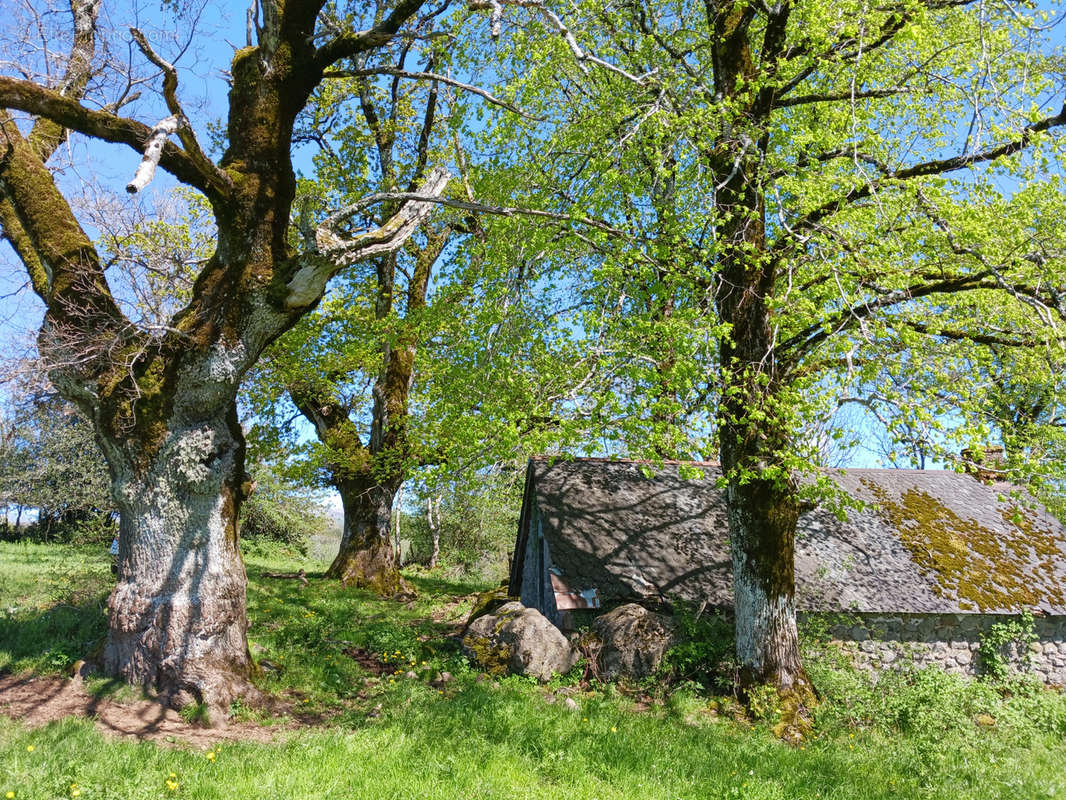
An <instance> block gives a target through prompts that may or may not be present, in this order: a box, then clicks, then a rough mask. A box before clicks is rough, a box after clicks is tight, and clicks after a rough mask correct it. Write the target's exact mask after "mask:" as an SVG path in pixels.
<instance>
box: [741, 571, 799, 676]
mask: <svg viewBox="0 0 1066 800" xmlns="http://www.w3.org/2000/svg"><path fill="white" fill-rule="evenodd" d="M733 591H734V596H735V603H736V606H735V613H736V632H737V658H738V661H739V663H741V664H745V665H747V666H749V667H750V669H751V670H752V671H753V672H754V673H755V674H756V675H760V676H764V677H766V678H769V679H771V681H772V682H774V683H776V684H777V685H778V686H779V687H780V688H788V686H789V685H791V682H792V678H791V677H790V676H788V675H781V674H780V672H781V671H780V666H781V665H784V664H791V663H793V662H794V658H795V653H794V651H795V647H796V641H797V629H796V610H795V604H794V603H793V602H792V601H791V599H790V598H786V597H781V596H778V597H771V596H769V595H768V594H767V593H766V591H765V590H764V589H763V587H762V586H760V585H759V583H758V582H757V581H755V580H754V579H753V578H752V576H751V574H750V573H746V572H739V573H737V574H736V575H734V578H733ZM778 677H780V678H782V679H783V680H778Z"/></svg>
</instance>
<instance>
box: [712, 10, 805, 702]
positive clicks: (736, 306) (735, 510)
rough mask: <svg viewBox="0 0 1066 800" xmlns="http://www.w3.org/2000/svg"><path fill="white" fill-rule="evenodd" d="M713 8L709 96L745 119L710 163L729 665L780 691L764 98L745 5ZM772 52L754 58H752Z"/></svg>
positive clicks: (785, 617) (786, 605)
mask: <svg viewBox="0 0 1066 800" xmlns="http://www.w3.org/2000/svg"><path fill="white" fill-rule="evenodd" d="M715 11H716V14H715V15H714V16H713V18H712V24H713V27H714V41H715V44H714V48H715V50H714V64H715V73H714V82H715V92H716V94H717V96H719V97H724V98H731V100H732V101H733V102H738V103H745V104H746V107H747V112H746V114H745V115H744V117H746V118H747V119H748V120H750V124H751V127H750V128H743V127H738V129H737V130H735V131H733V132H732V134H733V135H732V137H731V138H728V139H725V140H724V141H723V142H721V143H720V146H719V150H718V152H717V153H716V154H715V155H714V156H712V158H711V162H712V164H713V165H714V168H715V173H716V174H715V175H714V177H713V179H714V180H715V182H716V185H717V186H718V187H719V191H718V195H717V198H716V213H717V215H718V218H719V219H720V220H721V227H720V229H719V232H718V233H719V243H720V244H719V252H718V260H717V265H716V269H717V273H718V274H717V288H716V292H715V296H714V300H715V305H716V308H717V312H718V315H719V318H720V319H721V320H722V321H723V322H725V323H726V324H727V325H728V326H729V333H728V334H727V335H726V336H724V337H723V338H722V339H721V340H720V343H719V356H720V361H721V373H722V399H721V403H720V405H719V413H718V429H719V430H718V434H719V439H720V448H721V459H722V468H723V470H724V472H725V475H726V477H727V480H728V487H727V490H726V497H727V505H728V510H729V535H730V549H731V555H732V562H733V592H734V602H735V604H736V606H735V607H736V612H735V613H736V616H735V625H736V636H737V641H736V648H737V660H738V662H739V664H740V668H741V676H740V677H741V681H742V684H743V685H745V686H752V685H755V684H770V685H773V686H775V687H777V688H778V689H779V690H783V691H789V690H791V689H793V688H794V687H800V686H802V687H808V686H809V680H808V679H807V676H806V673H805V672H804V669H803V665H802V663H801V660H800V652H799V640H798V635H797V629H796V611H795V570H794V563H793V559H794V542H795V536H796V522H797V520H798V518H799V502H798V497H797V493H796V487H795V485H794V483H793V481H792V476H791V475H789V474H788V473H787V471H783V470H782V469H781V468H780V465H781V464H782V463H783V456H784V455H785V454H786V453H787V451H788V433H789V429H788V421H787V419H785V418H783V411H782V404H781V403H780V402H779V396H780V393H781V390H782V385H783V382H784V376H783V375H782V374H781V367H780V364H779V360H778V354H777V353H776V351H775V343H774V337H773V334H772V323H773V320H772V311H771V308H770V306H769V305H768V304H767V299H768V298H770V297H771V296H772V292H773V288H774V284H775V281H776V272H775V262H774V261H773V260H772V259H770V258H769V257H768V254H767V246H766V227H765V196H764V190H763V186H764V182H765V178H764V176H763V175H762V170H763V166H762V165H763V159H764V152H765V148H766V141H767V140H766V136H765V134H764V133H763V132H762V131H763V126H765V125H766V124H767V121H768V117H769V114H770V110H771V109H770V102H771V99H772V94H770V95H766V94H765V93H764V92H750V91H745V90H744V87H745V85H747V86H751V85H752V83H753V82H754V80H755V66H754V64H753V61H752V52H751V45H750V35H751V34H750V31H749V28H750V25H751V23H752V20H753V19H754V16H755V9H754V8H753V7H750V6H748V5H746V4H744V3H731V2H726V3H720V4H717V5H716V6H715ZM786 19H787V11H785V12H784V14H783V15H778V16H777V17H776V18H775V19H774V20H773V21H772V23H771V25H770V27H769V28H768V29H767V31H766V33H765V43H766V46H767V47H769V48H773V47H780V45H781V42H782V41H783V35H784V25H785V20H786ZM775 26H780V29H779V30H776V31H775ZM773 57H774V54H773V53H772V52H770V53H763V54H762V61H763V62H764V63H766V62H768V61H771V60H772V58H773ZM756 142H757V143H758V146H756V147H753V146H752V144H753V143H756Z"/></svg>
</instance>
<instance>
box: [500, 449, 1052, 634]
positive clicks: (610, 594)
mask: <svg viewBox="0 0 1066 800" xmlns="http://www.w3.org/2000/svg"><path fill="white" fill-rule="evenodd" d="M687 466H688V467H695V468H698V469H700V470H702V472H703V476H702V477H695V478H693V477H683V474H684V473H685V472H686V466H685V465H682V464H679V463H666V464H664V465H663V466H662V467H661V468H656V467H654V465H650V464H648V463H645V462H635V461H623V460H617V461H615V460H605V459H575V460H557V461H555V462H554V463H553V462H551V461H549V460H547V459H541V458H537V459H533V460H531V461H530V464H529V468H528V471H527V475H526V491H525V496H524V498H523V504H522V520H521V523H520V526H519V537H518V542H517V544H516V547H515V561H514V564H513V567H512V577H511V580H512V584H511V585H512V586H517V585H519V583H520V580H521V575H522V563H521V562H522V558H523V554H524V553H525V537H526V535H527V531H528V529H529V524H528V521H529V518H530V515H531V514H532V513H533V511H534V508H536V509H537V510H538V511H539V513H540V515H541V523H542V526H543V531H544V535H545V538H546V539H547V540H548V544H549V549H550V555H551V561H552V563H553V564H554V565H555V567H556V568H557V569H559V570H560V571H561V573H562V575H563V576H564V578H565V580H566V582H567V583H568V584H569V585H570V586H572V587H574V588H575V589H585V588H596V589H597V591H598V592H599V596H600V598H601V600H602V601H603V602H604V603H605V604H609V603H611V602H618V601H623V600H630V599H636V598H646V597H649V596H655V595H657V594H661V595H663V596H665V597H667V598H683V599H685V600H687V601H689V602H692V603H696V604H699V603H702V602H703V601H704V600H706V601H708V602H709V604H710V605H712V606H722V607H729V606H731V605H732V583H731V581H732V578H731V566H730V556H729V541H728V530H729V527H728V521H727V516H726V508H725V497H724V492H723V490H721V489H718V488H716V487H715V480H716V479H717V478H718V477H720V475H721V472H720V470H719V468H718V467H717V466H716V465H714V464H709V463H704V464H695V465H687ZM688 471H689V472H691V469H689V470H688ZM649 475H650V477H649ZM829 475H830V477H831V478H832V479H833V480H834V481H835V482H836V483H837V485H838V486H839V487H840V489H841V490H842V493H843V495H845V496H848V497H851V498H855V499H857V500H859V501H861V502H862V503H863V504H864V507H863V509H862V510H854V509H852V510H849V511H848V514H847V519H846V520H845V521H841V520H839V519H838V518H837V517H836V516H835V515H833V514H832V513H830V512H829V511H828V510H826V509H825V508H822V507H818V508H814V509H813V510H810V511H807V512H805V513H804V514H802V516H801V518H800V522H799V525H798V528H797V536H796V590H797V591H796V593H797V607H798V608H799V609H800V610H801V611H804V610H805V611H859V612H889V613H892V612H894V613H1017V612H1018V611H1020V610H1022V609H1025V608H1028V609H1031V610H1039V611H1042V612H1044V613H1047V614H1051V615H1062V614H1066V527H1064V526H1063V525H1062V524H1061V523H1060V522H1059V521H1058V520H1056V519H1055V518H1054V517H1053V516H1052V515H1051V514H1050V513H1049V512H1048V511H1047V510H1046V509H1044V508H1043V507H1042V506H1040V505H1039V504H1038V503H1036V502H1035V501H1033V500H1032V499H1031V498H1026V499H1025V500H1020V499H1017V498H1014V497H1012V496H1011V491H1012V487H1010V486H1009V485H1007V484H994V485H987V484H984V483H981V482H980V481H978V480H977V479H976V478H975V477H973V476H971V475H966V474H959V473H955V472H945V471H934V470H884V469H880V470H878V469H853V470H847V471H846V472H844V471H831V472H830V473H829ZM1015 493H1016V490H1015Z"/></svg>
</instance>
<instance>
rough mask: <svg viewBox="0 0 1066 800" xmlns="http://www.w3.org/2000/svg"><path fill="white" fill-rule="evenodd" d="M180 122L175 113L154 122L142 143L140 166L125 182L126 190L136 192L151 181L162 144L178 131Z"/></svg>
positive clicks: (131, 192)
mask: <svg viewBox="0 0 1066 800" xmlns="http://www.w3.org/2000/svg"><path fill="white" fill-rule="evenodd" d="M180 124H181V122H180V120H179V119H178V117H177V116H176V115H171V116H169V117H167V118H166V119H162V120H160V121H159V122H157V123H156V124H155V127H154V128H152V132H151V133H150V134H149V135H148V141H147V142H145V145H144V157H143V158H142V159H141V163H140V166H138V167H137V172H136V174H135V175H134V176H133V180H132V181H130V182H129V183H127V184H126V191H127V192H129V193H130V194H137V192H139V191H141V189H143V188H144V187H145V186H147V185H148V184H149V183H151V182H152V178H154V177H155V168H156V167H157V166H159V159H160V157H161V156H162V155H163V146H164V145H165V144H166V143H167V138H168V137H170V135H171V134H174V133H177V132H178V125H180Z"/></svg>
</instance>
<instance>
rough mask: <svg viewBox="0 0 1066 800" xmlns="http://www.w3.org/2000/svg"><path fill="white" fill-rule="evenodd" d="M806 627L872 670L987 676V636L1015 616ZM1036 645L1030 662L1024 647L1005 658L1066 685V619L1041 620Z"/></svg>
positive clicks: (902, 617)
mask: <svg viewBox="0 0 1066 800" xmlns="http://www.w3.org/2000/svg"><path fill="white" fill-rule="evenodd" d="M799 617H800V623H801V625H808V626H812V627H814V628H820V627H821V628H826V629H827V630H826V633H828V635H829V638H830V639H831V640H832V641H835V642H839V643H840V644H841V645H842V646H843V647H844V649H845V650H846V651H847V652H849V653H850V654H851V656H852V659H853V661H854V662H855V664H856V666H859V667H860V668H863V669H868V670H870V671H871V672H876V671H882V670H885V669H891V668H893V667H898V666H900V665H902V664H904V663H908V664H914V665H916V666H928V665H933V664H935V665H938V666H940V667H943V668H944V669H945V670H947V671H948V672H953V673H956V674H962V675H970V676H974V675H980V674H982V670H983V664H982V663H981V657H980V654H979V653H978V648H979V646H980V644H981V639H982V635H983V634H987V632H988V631H989V630H990V629H991V627H992V626H993V625H995V624H996V623H997V622H1007V621H1010V620H1011V619H1014V617H1010V616H1005V615H993V614H869V613H865V614H860V613H851V614H833V615H826V614H802V613H801V614H800V615H799ZM1033 628H1034V632H1035V633H1036V636H1037V641H1036V643H1035V644H1034V645H1033V646H1032V648H1031V651H1030V653H1029V658H1028V664H1027V663H1026V658H1025V657H1024V654H1023V653H1022V652H1020V648H1018V647H1017V646H1014V645H1007V646H1006V647H1005V648H1004V650H1003V653H1002V655H1003V657H1004V659H1005V660H1006V661H1007V663H1009V664H1010V666H1011V668H1012V669H1013V671H1015V672H1018V673H1022V672H1028V673H1031V674H1033V675H1034V676H1035V677H1037V678H1039V679H1040V680H1042V681H1043V682H1044V683H1046V684H1049V685H1052V686H1066V617H1064V616H1058V617H1036V618H1035V619H1034V622H1033Z"/></svg>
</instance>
